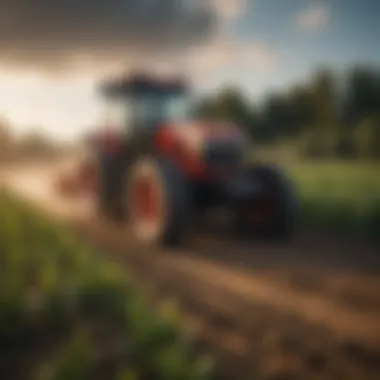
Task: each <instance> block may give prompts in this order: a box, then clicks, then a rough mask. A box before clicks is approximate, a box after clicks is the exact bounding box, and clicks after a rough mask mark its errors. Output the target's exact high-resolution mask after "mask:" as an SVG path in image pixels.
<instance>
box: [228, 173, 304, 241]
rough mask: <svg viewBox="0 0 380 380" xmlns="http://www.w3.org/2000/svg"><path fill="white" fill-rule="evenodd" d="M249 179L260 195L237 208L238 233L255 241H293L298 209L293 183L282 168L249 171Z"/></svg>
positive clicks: (242, 202)
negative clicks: (290, 239) (261, 239)
mask: <svg viewBox="0 0 380 380" xmlns="http://www.w3.org/2000/svg"><path fill="white" fill-rule="evenodd" d="M246 175H247V176H248V177H249V179H250V180H252V181H255V182H256V183H257V184H258V186H259V187H260V189H261V191H260V194H259V195H254V196H252V197H251V198H250V199H246V200H244V201H241V202H239V204H238V205H236V210H235V215H236V227H237V232H238V233H239V234H242V235H244V236H253V237H255V238H270V239H288V238H291V237H292V236H293V235H294V233H295V230H296V227H297V222H298V215H299V206H298V197H297V195H296V192H295V188H294V186H293V184H292V183H291V181H290V179H289V178H287V176H286V175H285V173H284V172H283V171H282V170H281V169H280V168H278V167H276V166H266V165H262V166H257V167H253V168H249V169H248V170H247V173H246Z"/></svg>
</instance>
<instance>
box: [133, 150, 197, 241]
mask: <svg viewBox="0 0 380 380" xmlns="http://www.w3.org/2000/svg"><path fill="white" fill-rule="evenodd" d="M126 190H127V191H126V196H127V210H128V224H129V225H130V227H131V229H132V232H133V234H134V235H135V236H136V237H137V238H138V240H139V241H140V242H142V243H144V244H148V245H166V246H172V245H178V244H180V243H181V242H182V241H183V239H184V237H185V235H186V232H187V230H188V227H189V222H190V213H191V206H190V191H189V187H188V186H187V183H186V179H185V178H184V176H183V175H182V173H181V172H180V171H179V170H178V168H177V167H176V166H175V165H173V164H172V163H171V162H169V161H167V160H164V159H161V158H150V157H144V158H141V159H140V160H138V161H137V162H136V163H135V164H134V165H133V167H132V168H131V170H130V171H129V173H128V178H127V186H126Z"/></svg>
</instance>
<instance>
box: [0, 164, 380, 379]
mask: <svg viewBox="0 0 380 380" xmlns="http://www.w3.org/2000/svg"><path fill="white" fill-rule="evenodd" d="M53 173H57V167H56V166H55V165H52V166H50V167H48V166H46V167H44V168H42V167H34V168H32V167H29V168H27V169H23V170H21V169H12V170H8V171H3V173H2V175H1V177H2V179H3V181H4V183H5V184H6V185H7V186H10V187H11V188H12V189H13V190H14V191H16V192H17V193H19V194H20V195H23V196H26V197H28V198H29V199H30V200H32V201H34V202H36V203H38V204H39V205H40V206H41V207H43V208H45V209H46V211H48V212H51V213H52V214H53V215H56V216H57V217H59V218H65V219H67V221H68V222H69V223H70V224H71V225H72V226H73V228H74V229H75V231H76V232H77V233H78V234H79V235H80V236H81V237H82V238H84V239H86V240H87V241H89V242H90V243H91V244H94V245H95V246H96V247H97V248H98V249H99V248H101V249H102V251H104V252H105V253H107V254H108V255H109V257H110V258H111V259H113V260H116V261H117V262H119V263H122V264H125V265H126V266H127V267H128V268H130V270H131V271H132V273H133V274H134V275H135V276H136V278H137V280H138V281H139V282H140V284H141V286H142V287H144V288H145V289H146V292H147V294H149V295H150V296H151V297H152V300H153V301H155V300H159V299H162V298H163V297H170V298H174V299H175V300H177V302H178V303H179V305H180V307H181V310H182V312H183V314H184V325H185V327H186V328H188V329H189V330H191V331H192V332H193V333H194V337H195V339H196V342H197V345H199V350H205V351H206V352H210V351H211V352H213V353H214V354H215V355H216V357H217V359H218V361H219V364H220V368H221V369H222V371H223V372H224V373H225V374H226V375H227V378H233V379H245V378H247V376H248V378H251V377H249V376H252V375H253V374H257V375H258V378H264V379H273V380H274V379H278V380H280V379H295V380H296V379H355V380H359V379H360V380H361V379H363V380H366V379H379V378H380V323H379V321H380V277H379V270H380V253H379V249H378V247H375V246H371V245H369V244H368V243H365V242H347V241H338V240H335V239H328V238H325V237H321V236H313V235H303V236H300V237H299V238H297V239H296V241H294V242H292V243H290V244H288V245H286V246H285V245H274V244H270V245H269V244H268V243H256V244H255V243H249V242H245V243H242V242H236V241H231V240H230V239H228V238H225V239H221V238H217V237H215V236H214V234H213V233H212V232H208V233H197V234H196V235H195V236H194V237H193V238H192V239H191V240H190V241H189V242H188V244H187V246H186V247H185V248H183V249H182V250H181V251H165V252H164V251H160V252H158V251H149V252H148V251H146V250H142V249H141V248H140V247H138V245H136V244H135V243H134V241H133V239H132V238H131V237H129V236H128V230H127V229H126V228H125V227H124V226H116V225H110V224H109V223H106V222H105V221H102V220H99V219H98V218H96V217H94V214H93V210H92V207H91V206H92V201H91V199H87V200H86V201H83V200H81V201H78V202H65V201H63V200H61V199H57V198H56V197H55V196H54V195H53V194H52V192H51V188H50V183H49V180H50V179H51V177H52V174H53Z"/></svg>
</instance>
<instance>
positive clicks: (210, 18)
mask: <svg viewBox="0 0 380 380" xmlns="http://www.w3.org/2000/svg"><path fill="white" fill-rule="evenodd" d="M220 17H222V16H221V13H220V11H219V9H218V8H217V7H215V6H214V4H213V3H212V1H204V0H183V1H182V2H180V1H178V0H34V1H30V0H17V1H15V0H2V1H1V2H0V56H1V60H2V61H3V62H5V61H7V62H8V63H11V64H12V65H15V64H16V65H17V64H20V65H34V66H39V65H44V66H49V65H50V66H55V67H57V68H58V67H60V66H65V65H67V63H68V62H72V61H74V60H75V61H79V62H80V61H81V62H87V61H89V60H93V61H97V62H98V63H99V64H102V63H106V62H113V61H116V60H119V61H120V60H124V61H128V60H129V57H131V56H141V57H142V56H147V57H149V56H153V55H155V56H164V55H167V54H171V53H172V52H177V51H186V50H187V49H188V48H189V47H190V46H194V45H197V44H199V43H201V42H203V41H205V40H207V39H208V38H209V37H210V36H213V35H214V34H215V33H216V32H217V31H216V28H217V24H218V19H219V18H220Z"/></svg>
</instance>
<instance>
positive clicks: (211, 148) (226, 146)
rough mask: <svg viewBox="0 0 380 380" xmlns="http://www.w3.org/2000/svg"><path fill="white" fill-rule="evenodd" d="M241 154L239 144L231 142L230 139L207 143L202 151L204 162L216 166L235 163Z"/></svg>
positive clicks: (238, 160)
mask: <svg viewBox="0 0 380 380" xmlns="http://www.w3.org/2000/svg"><path fill="white" fill-rule="evenodd" d="M241 156H242V149H241V146H239V144H232V143H231V142H230V141H227V142H211V143H208V144H207V145H206V147H205V152H204V158H205V162H206V164H207V165H210V166H216V167H218V166H225V165H226V166H231V165H237V164H238V163H239V162H240V160H241Z"/></svg>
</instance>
